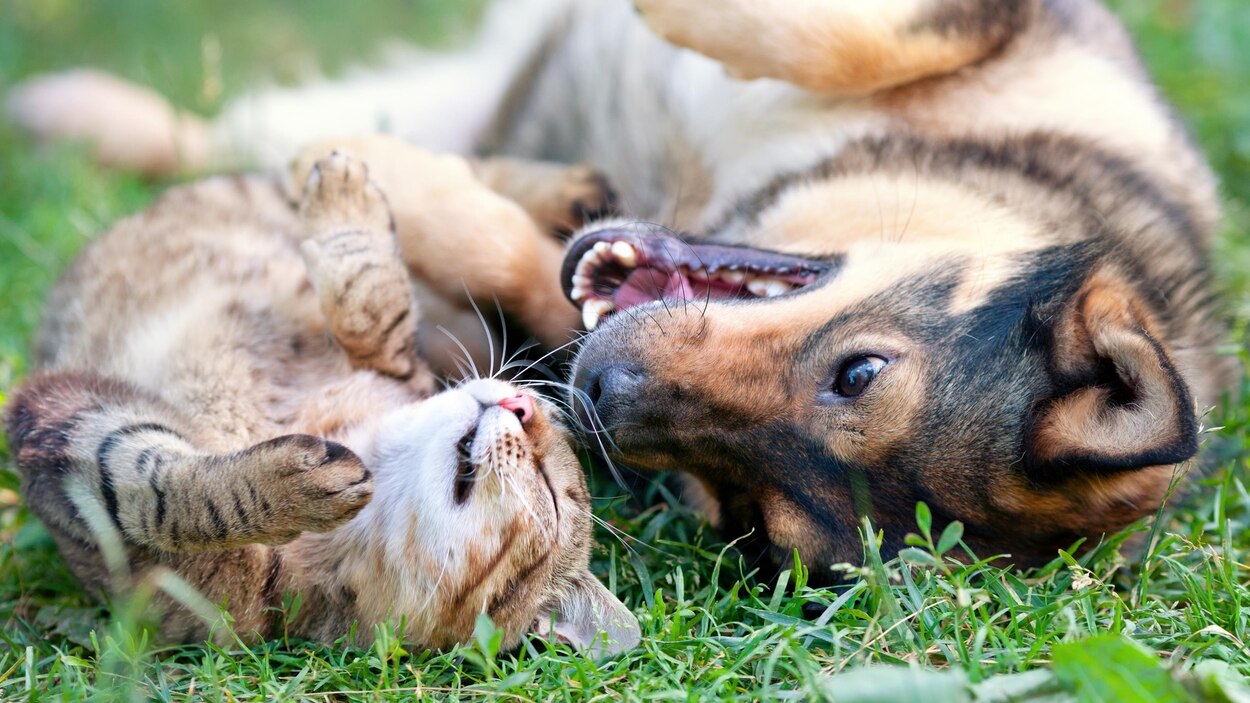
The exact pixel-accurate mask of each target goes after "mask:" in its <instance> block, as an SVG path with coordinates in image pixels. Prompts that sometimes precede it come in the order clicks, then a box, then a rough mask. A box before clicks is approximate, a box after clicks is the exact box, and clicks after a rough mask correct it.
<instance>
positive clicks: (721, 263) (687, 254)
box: [560, 225, 838, 304]
mask: <svg viewBox="0 0 1250 703" xmlns="http://www.w3.org/2000/svg"><path fill="white" fill-rule="evenodd" d="M599 242H608V243H612V242H628V243H630V244H632V245H633V246H634V248H635V249H636V250H637V251H638V252H639V255H640V257H641V261H644V262H645V263H646V264H647V266H649V267H650V268H655V269H659V270H662V271H675V270H677V269H678V268H679V267H683V266H684V267H688V268H691V269H696V268H706V269H709V270H716V269H723V268H729V267H731V266H732V267H738V268H742V269H747V270H751V271H754V272H758V273H767V274H775V275H795V276H807V277H810V278H811V279H812V280H813V281H814V280H815V279H818V278H820V277H821V276H823V275H825V274H827V273H829V272H830V271H832V270H833V269H834V268H836V266H837V263H838V261H837V258H836V257H829V258H806V257H801V256H794V255H792V254H782V253H780V252H775V251H769V250H767V249H759V248H756V247H749V246H744V245H738V244H720V243H714V242H709V241H707V240H704V239H700V238H696V237H686V236H678V235H676V234H675V233H673V232H672V231H670V230H668V229H665V228H663V227H658V226H654V225H632V226H626V227H620V228H617V227H612V228H606V229H602V230H599V231H597V232H592V233H590V234H587V235H585V236H583V237H581V238H580V239H578V240H577V241H576V242H574V243H573V244H572V245H571V246H570V247H569V249H568V251H567V252H566V253H565V256H564V263H563V265H562V267H561V269H560V283H561V285H562V287H563V289H564V295H565V297H566V298H568V299H569V301H570V302H573V303H574V304H577V302H576V301H574V300H573V298H572V290H573V275H574V274H575V273H576V272H577V264H578V262H580V261H581V259H582V257H583V256H584V255H585V254H586V252H587V251H588V250H589V249H590V248H591V247H593V246H594V245H595V244H598V243H599Z"/></svg>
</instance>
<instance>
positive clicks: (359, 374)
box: [7, 151, 639, 653]
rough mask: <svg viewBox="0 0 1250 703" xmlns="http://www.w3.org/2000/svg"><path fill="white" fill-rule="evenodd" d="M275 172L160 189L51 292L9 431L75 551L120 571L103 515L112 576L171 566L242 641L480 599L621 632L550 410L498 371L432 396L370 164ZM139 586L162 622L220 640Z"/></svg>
mask: <svg viewBox="0 0 1250 703" xmlns="http://www.w3.org/2000/svg"><path fill="white" fill-rule="evenodd" d="M431 163H433V162H431ZM438 163H440V164H443V165H444V167H446V168H457V169H461V168H462V167H463V165H462V164H457V163H455V160H443V161H439V162H438ZM423 168H425V172H426V174H427V175H428V176H429V178H431V179H433V180H438V179H440V178H441V176H440V175H439V173H438V172H437V171H438V168H439V167H438V166H430V164H423ZM431 170H432V172H431ZM289 182H290V180H289V179H282V178H276V177H275V178H266V177H260V176H252V177H244V176H231V177H217V178H212V179H208V180H204V181H201V182H197V183H193V184H190V185H186V186H182V187H177V188H174V189H172V190H170V191H169V192H168V193H166V194H165V195H164V196H163V197H161V198H160V199H159V201H158V202H157V203H155V204H154V205H153V206H152V207H150V208H149V209H148V210H146V211H145V212H142V213H140V214H138V215H136V216H133V217H130V218H128V219H125V220H123V221H121V222H120V223H118V224H117V225H116V226H114V227H113V228H112V229H111V230H110V231H109V232H108V233H106V234H105V235H104V236H103V237H101V238H100V239H99V240H97V241H96V242H94V243H93V244H92V245H90V246H89V247H88V248H87V249H86V251H85V252H84V253H83V254H82V255H81V256H80V257H79V258H78V260H77V261H76V262H75V263H74V264H73V265H72V266H71V267H70V269H69V270H68V272H67V273H66V274H65V275H64V277H63V278H62V280H61V281H60V282H59V284H58V285H57V286H56V288H55V289H54V291H53V292H52V294H51V296H50V299H49V302H48V306H47V311H46V315H45V321H44V324H43V327H42V330H41V333H40V336H39V339H38V341H37V345H36V346H37V349H36V353H35V359H34V364H35V367H36V373H35V374H34V375H33V376H32V377H31V378H30V379H29V380H27V381H26V382H25V384H24V385H23V386H22V387H21V389H20V390H19V391H18V392H17V394H16V396H15V397H14V398H13V399H12V401H11V403H10V405H9V408H8V411H7V429H8V435H9V438H10V446H11V448H12V451H13V455H14V457H15V459H16V463H17V467H18V469H19V471H20V473H21V476H22V488H23V491H24V494H25V497H26V500H27V503H28V505H29V506H30V508H31V510H32V511H33V512H34V513H35V514H36V515H37V516H38V517H39V518H40V519H41V520H42V521H43V523H44V524H45V525H46V526H47V528H48V529H49V531H50V532H51V533H52V536H53V538H54V539H55V541H56V543H57V544H58V546H59V547H60V550H61V553H62V554H63V556H64V557H65V559H66V561H67V563H68V565H69V567H70V568H71V570H72V571H73V572H74V573H75V574H76V575H77V576H78V578H79V579H81V581H82V582H83V584H84V585H86V586H87V587H88V588H89V589H90V590H92V591H96V592H107V591H109V590H110V589H112V588H115V587H117V586H118V585H119V584H118V583H117V582H116V581H115V579H116V569H115V568H114V569H113V570H110V568H109V567H108V566H107V559H106V558H105V557H106V550H102V546H101V545H102V544H107V537H106V538H105V539H104V540H103V542H102V541H101V538H100V534H106V535H107V533H110V532H111V533H113V534H114V535H116V536H120V540H121V542H122V543H123V544H124V548H125V556H126V560H127V562H128V564H129V567H130V569H131V570H132V571H137V572H144V571H147V570H150V569H153V568H157V567H163V568H166V569H169V570H172V571H173V572H174V573H176V574H177V575H178V576H180V577H181V578H182V579H184V580H185V581H187V582H189V583H190V585H192V586H193V587H195V588H196V589H198V590H199V591H200V592H201V593H202V594H204V595H205V596H206V597H207V598H208V599H210V600H211V601H213V602H215V603H224V604H225V607H226V608H227V610H228V612H229V615H230V617H231V619H232V621H233V623H234V629H235V631H236V632H237V633H238V634H240V635H242V636H244V637H246V638H250V639H253V640H254V639H256V638H264V637H267V636H271V635H274V634H275V633H280V632H282V631H283V630H282V629H279V628H284V630H285V631H286V632H287V633H288V634H291V635H297V636H302V637H307V638H310V639H317V640H322V641H333V640H335V639H336V638H339V637H342V636H344V635H347V634H349V633H350V632H352V631H353V625H354V624H357V626H358V630H357V632H358V633H359V634H358V637H359V638H360V639H361V641H368V640H369V639H370V637H371V633H372V626H373V625H375V624H377V623H382V622H385V621H388V620H389V621H394V622H402V623H403V625H404V628H405V629H404V632H403V634H404V636H405V637H406V638H407V639H408V640H409V641H411V642H413V643H415V644H418V645H421V646H427V647H446V646H450V645H453V644H455V643H458V642H463V641H465V640H466V639H468V638H469V637H470V636H471V634H472V632H473V629H474V625H475V622H476V619H477V617H478V615H479V614H480V613H483V612H484V613H486V614H488V615H489V616H490V617H491V618H492V619H493V621H494V622H495V623H496V625H497V626H499V627H500V628H501V629H502V630H503V632H504V635H505V641H506V644H508V645H512V644H515V643H516V642H518V641H519V639H520V638H521V637H522V636H523V635H524V634H525V633H526V632H529V631H535V632H538V633H540V634H542V635H544V636H550V637H554V638H555V639H558V640H560V641H565V642H569V643H572V644H574V645H576V646H578V647H581V648H585V649H587V650H589V651H591V652H594V653H612V652H618V651H622V650H624V649H628V648H632V647H633V646H635V645H636V644H637V642H638V641H639V628H638V624H637V620H636V619H635V618H634V616H633V615H632V614H631V613H630V612H629V610H628V609H627V608H626V607H625V606H624V605H623V604H622V603H621V602H620V601H619V600H618V599H617V598H615V597H614V596H613V595H612V594H611V593H610V592H609V591H608V590H607V589H606V588H605V587H604V586H603V585H602V584H600V583H599V582H598V581H597V580H596V579H595V577H594V576H593V575H592V574H591V572H590V570H589V568H588V559H589V550H590V547H591V515H590V506H589V501H590V496H589V493H588V491H587V487H586V483H585V479H584V477H583V475H582V472H581V468H580V465H579V463H578V460H577V457H576V455H575V454H574V451H573V448H572V446H571V444H570V442H569V439H568V435H567V433H566V431H565V428H564V427H563V426H562V425H561V423H560V421H559V419H558V417H556V415H555V414H554V408H553V407H552V406H551V405H550V404H549V403H548V402H547V401H545V400H542V399H539V398H538V397H536V396H535V395H533V394H531V393H530V392H529V391H528V390H524V389H520V388H518V387H516V386H514V385H510V384H508V383H505V382H503V381H499V380H494V379H476V380H471V381H468V382H465V383H463V384H461V385H459V386H457V387H454V388H451V389H450V390H446V391H444V392H442V393H439V394H436V395H431V391H432V389H433V386H434V379H433V376H432V374H431V373H430V371H429V370H428V368H427V367H426V365H425V363H424V362H423V361H422V359H421V358H420V357H419V355H418V354H417V351H416V346H415V342H414V340H415V330H416V325H417V322H418V318H419V310H418V308H417V306H416V304H415V302H414V298H413V297H412V285H411V281H410V274H409V267H408V266H407V265H406V264H405V261H404V258H403V257H407V256H409V255H411V254H412V252H404V253H403V254H402V255H401V251H400V246H399V244H398V243H397V240H396V236H395V232H394V221H393V219H392V217H391V211H390V208H389V206H388V204H387V201H386V199H385V196H384V195H383V193H382V191H381V190H380V189H379V187H378V186H377V185H376V184H375V183H374V182H373V181H372V180H371V179H370V178H369V176H368V168H367V166H366V165H365V163H364V162H363V161H362V160H360V159H359V158H356V157H353V156H351V155H349V154H347V153H344V152H340V151H336V152H332V153H331V154H330V155H329V156H324V158H321V159H320V160H318V161H317V162H316V164H315V166H313V167H312V168H311V169H310V172H309V175H308V176H307V182H306V185H305V188H304V193H303V197H302V202H301V203H300V204H299V206H298V209H297V208H296V207H295V206H294V204H293V203H292V200H293V199H294V198H292V197H291V195H290V191H291V190H293V189H292V188H291V186H290V185H288V183H289ZM477 187H480V188H482V189H483V190H484V189H485V186H484V185H478V186H477ZM406 205H407V207H412V206H413V204H412V203H407V204H406ZM432 208H433V209H436V206H432ZM418 254H419V253H418ZM284 594H291V595H295V596H297V597H298V598H299V600H300V602H301V606H300V608H299V609H298V612H297V613H296V614H294V616H293V618H292V619H291V621H290V622H284V620H283V613H282V609H281V607H280V606H281V605H282V602H283V598H284ZM161 598H162V600H163V605H164V606H165V607H164V608H163V614H162V615H161V616H160V622H159V628H160V634H161V635H162V637H164V638H165V639H168V640H172V641H192V640H202V639H204V638H206V637H211V638H215V639H220V638H222V637H228V636H229V635H228V633H224V632H223V631H221V630H214V629H213V628H212V627H211V626H210V623H208V622H206V621H205V620H203V619H201V618H198V617H196V616H195V615H194V614H193V613H192V612H191V611H190V610H189V609H187V608H185V607H182V606H180V605H178V604H177V603H174V602H173V601H172V599H169V598H168V597H166V596H162V597H161Z"/></svg>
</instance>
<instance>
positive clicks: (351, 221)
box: [300, 150, 394, 242]
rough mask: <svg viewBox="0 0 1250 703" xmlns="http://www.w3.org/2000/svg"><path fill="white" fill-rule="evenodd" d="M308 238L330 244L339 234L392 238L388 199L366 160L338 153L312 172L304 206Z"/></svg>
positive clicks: (325, 158) (318, 161)
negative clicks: (374, 181) (363, 234)
mask: <svg viewBox="0 0 1250 703" xmlns="http://www.w3.org/2000/svg"><path fill="white" fill-rule="evenodd" d="M300 212H301V213H302V214H303V217H304V222H305V224H306V225H307V236H309V237H311V238H313V239H317V240H320V241H322V242H326V241H328V240H329V239H331V238H333V237H334V236H336V235H337V234H338V233H339V232H345V231H350V232H361V231H363V232H373V233H377V234H378V235H379V236H385V237H386V238H388V239H389V238H390V236H391V235H390V233H391V232H392V231H393V230H394V223H393V221H392V220H391V210H390V207H389V206H388V205H387V203H386V196H385V195H383V194H382V191H381V190H380V189H379V188H378V187H377V185H376V184H374V183H373V181H371V180H370V179H369V168H368V166H366V165H365V162H364V161H361V160H360V159H358V158H356V157H355V156H352V155H351V154H348V153H347V152H345V151H341V150H335V151H332V152H330V153H329V154H328V155H326V156H323V157H322V158H320V159H318V160H317V161H316V163H314V164H313V166H312V168H311V169H310V170H309V171H308V176H307V180H306V181H305V183H304V197H303V201H302V203H301V205H300Z"/></svg>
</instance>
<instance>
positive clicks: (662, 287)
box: [613, 268, 695, 310]
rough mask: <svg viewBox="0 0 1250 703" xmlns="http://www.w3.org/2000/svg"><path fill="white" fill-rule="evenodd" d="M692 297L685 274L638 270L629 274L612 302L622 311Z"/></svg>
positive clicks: (691, 286) (693, 292) (688, 279)
mask: <svg viewBox="0 0 1250 703" xmlns="http://www.w3.org/2000/svg"><path fill="white" fill-rule="evenodd" d="M694 295H695V291H694V286H693V285H691V283H690V278H689V277H688V276H687V275H686V274H685V273H682V272H681V271H672V272H665V271H657V270H656V269H651V268H640V269H635V270H634V271H633V272H631V273H630V274H629V276H628V277H627V278H626V279H625V282H624V283H622V284H621V286H620V288H618V289H617V290H616V295H614V296H613V302H614V303H615V304H616V307H617V308H618V309H622V310H623V309H627V308H632V307H634V306H635V305H642V304H643V303H649V302H651V301H653V300H660V299H666V300H690V299H691V298H693V297H694Z"/></svg>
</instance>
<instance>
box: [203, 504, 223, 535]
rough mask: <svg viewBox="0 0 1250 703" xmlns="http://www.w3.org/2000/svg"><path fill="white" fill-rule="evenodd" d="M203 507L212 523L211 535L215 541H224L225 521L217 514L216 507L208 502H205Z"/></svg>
mask: <svg viewBox="0 0 1250 703" xmlns="http://www.w3.org/2000/svg"><path fill="white" fill-rule="evenodd" d="M204 507H205V508H207V509H208V518H209V519H210V520H212V521H213V530H214V532H213V534H214V535H215V536H216V537H217V539H225V538H226V521H225V520H223V519H222V518H221V513H220V512H218V510H217V506H215V505H213V502H212V501H211V500H210V501H205V503H204Z"/></svg>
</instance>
